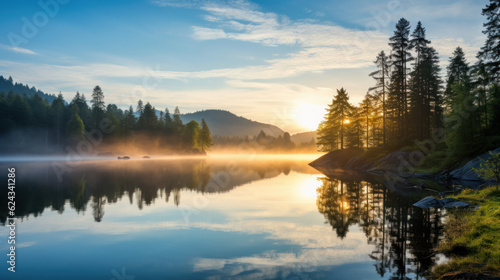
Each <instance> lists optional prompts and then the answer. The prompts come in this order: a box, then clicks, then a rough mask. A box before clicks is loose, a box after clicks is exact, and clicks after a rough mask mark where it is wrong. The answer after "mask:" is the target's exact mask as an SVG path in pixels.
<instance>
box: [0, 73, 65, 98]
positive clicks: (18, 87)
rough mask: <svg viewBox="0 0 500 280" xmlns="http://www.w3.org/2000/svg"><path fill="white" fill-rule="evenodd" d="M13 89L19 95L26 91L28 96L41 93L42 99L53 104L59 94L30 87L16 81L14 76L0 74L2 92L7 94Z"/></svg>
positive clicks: (0, 89)
mask: <svg viewBox="0 0 500 280" xmlns="http://www.w3.org/2000/svg"><path fill="white" fill-rule="evenodd" d="M10 91H12V92H13V93H14V94H16V93H18V94H19V95H23V94H25V93H26V95H27V96H30V97H32V96H34V95H35V94H37V95H39V96H40V97H41V98H42V99H44V100H45V101H47V102H48V103H49V104H52V101H54V100H55V99H56V98H57V96H55V95H54V94H47V93H45V92H43V91H41V90H39V89H36V88H35V87H31V88H30V87H29V86H28V85H24V84H19V83H14V81H13V80H12V77H9V78H8V79H6V78H4V76H1V75H0V93H2V92H3V93H4V94H5V95H7V94H9V92H10Z"/></svg>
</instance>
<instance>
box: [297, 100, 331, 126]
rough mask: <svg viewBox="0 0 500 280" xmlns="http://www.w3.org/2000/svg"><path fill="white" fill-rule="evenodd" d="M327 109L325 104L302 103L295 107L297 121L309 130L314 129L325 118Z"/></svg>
mask: <svg viewBox="0 0 500 280" xmlns="http://www.w3.org/2000/svg"><path fill="white" fill-rule="evenodd" d="M324 115H325V109H324V108H323V106H320V105H316V104H310V103H300V104H297V106H296V108H295V113H294V118H295V122H296V123H297V124H299V125H300V126H302V127H303V128H304V129H307V130H308V131H313V130H316V129H317V128H318V125H319V123H320V122H321V121H322V120H323V117H324Z"/></svg>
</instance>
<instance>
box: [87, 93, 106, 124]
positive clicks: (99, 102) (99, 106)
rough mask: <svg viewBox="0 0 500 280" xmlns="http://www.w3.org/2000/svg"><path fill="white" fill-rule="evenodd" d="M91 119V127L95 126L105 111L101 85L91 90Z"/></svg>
mask: <svg viewBox="0 0 500 280" xmlns="http://www.w3.org/2000/svg"><path fill="white" fill-rule="evenodd" d="M90 103H92V121H93V127H97V126H98V125H99V122H100V121H101V120H102V118H104V113H105V111H104V110H105V108H106V107H105V105H104V93H103V92H102V89H101V87H99V86H95V87H94V90H93V91H92V100H90Z"/></svg>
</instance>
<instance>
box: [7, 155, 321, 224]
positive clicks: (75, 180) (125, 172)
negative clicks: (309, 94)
mask: <svg viewBox="0 0 500 280" xmlns="http://www.w3.org/2000/svg"><path fill="white" fill-rule="evenodd" d="M306 163H307V161H300V163H298V162H297V161H296V160H293V159H291V160H287V159H283V158H281V159H277V160H272V161H270V160H268V159H266V158H262V159H259V158H257V159H255V158H249V159H248V160H238V161H233V160H231V159H229V160H228V159H214V160H210V161H209V162H207V160H205V159H186V160H137V161H116V160H115V161H101V162H91V161H89V162H80V163H78V165H77V166H76V167H74V168H71V169H62V168H61V167H60V166H61V165H60V164H59V163H57V162H56V163H24V164H14V165H12V164H11V165H9V167H12V166H14V167H16V170H17V171H16V173H17V185H18V186H19V187H18V188H17V190H16V196H17V204H16V216H17V217H18V218H21V219H22V218H26V217H29V216H30V215H33V216H34V217H37V216H39V215H40V214H42V213H43V211H44V210H45V209H47V208H49V209H52V210H55V211H57V212H59V213H63V212H64V210H65V209H64V207H65V203H66V202H69V204H70V206H71V208H74V209H75V210H76V212H78V213H80V212H85V211H86V210H87V208H88V207H90V208H91V211H92V213H93V216H94V220H95V221H96V222H101V221H102V220H103V218H104V216H105V207H106V204H114V203H116V202H117V201H118V200H120V199H121V198H122V197H128V199H129V201H130V203H131V204H132V203H134V202H133V201H134V200H135V203H136V204H137V207H138V209H139V210H142V209H143V208H144V206H149V205H152V204H153V203H154V202H155V200H156V199H158V198H161V199H165V201H166V202H169V201H171V202H173V203H174V204H175V205H177V206H178V205H179V204H180V203H181V191H182V190H192V191H196V192H200V193H202V194H203V193H224V192H229V191H230V190H232V189H233V188H235V187H238V186H241V185H244V184H247V183H249V182H251V181H255V180H261V179H266V178H273V177H276V176H278V175H279V174H285V175H288V174H289V173H290V171H291V170H295V171H299V172H311V171H312V170H311V168H309V167H308V166H307V165H306ZM0 167H1V168H4V167H5V168H7V166H0ZM66 168H67V167H66ZM61 171H62V172H61ZM134 198H135V199H134ZM0 200H1V201H0V203H2V205H7V197H5V196H3V195H2V196H1V197H0ZM6 218H7V209H6V207H3V208H1V210H0V222H1V223H2V224H5V221H6Z"/></svg>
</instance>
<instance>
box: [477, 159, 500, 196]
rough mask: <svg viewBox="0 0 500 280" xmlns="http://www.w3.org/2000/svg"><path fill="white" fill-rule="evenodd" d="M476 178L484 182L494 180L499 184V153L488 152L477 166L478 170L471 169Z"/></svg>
mask: <svg viewBox="0 0 500 280" xmlns="http://www.w3.org/2000/svg"><path fill="white" fill-rule="evenodd" d="M472 170H474V171H475V172H476V173H477V176H478V177H479V178H481V179H483V180H485V181H489V180H495V182H496V183H497V190H498V185H499V184H500V153H494V152H489V154H488V156H487V158H486V159H483V162H481V164H480V165H479V168H472Z"/></svg>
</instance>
